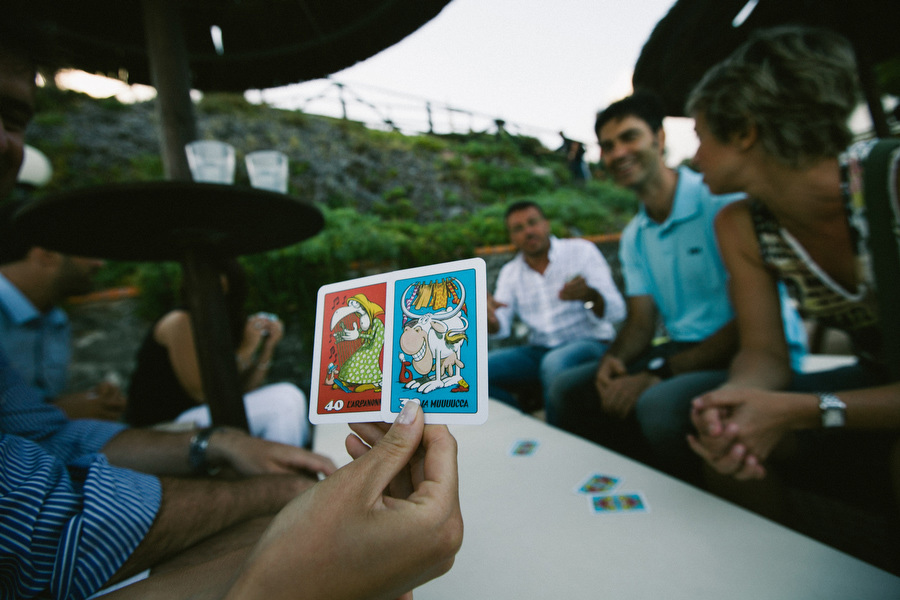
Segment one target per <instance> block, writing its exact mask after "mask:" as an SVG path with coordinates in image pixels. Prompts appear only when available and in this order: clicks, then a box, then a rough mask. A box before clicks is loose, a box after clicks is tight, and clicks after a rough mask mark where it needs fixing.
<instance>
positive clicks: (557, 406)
mask: <svg viewBox="0 0 900 600" xmlns="http://www.w3.org/2000/svg"><path fill="white" fill-rule="evenodd" d="M598 362H599V361H593V362H586V363H582V364H580V365H578V366H577V367H572V368H570V369H566V370H565V371H563V372H561V373H559V374H558V375H557V376H556V377H554V378H553V382H552V383H551V384H550V389H549V390H548V392H547V398H548V401H547V405H546V408H547V415H546V417H547V423H549V424H550V425H553V426H554V427H559V428H560V429H564V430H566V431H568V432H570V433H574V434H575V435H578V436H581V437H583V438H586V439H589V440H594V441H596V439H595V438H596V437H597V434H598V431H597V425H598V424H599V423H600V422H601V421H602V420H603V414H602V413H601V410H600V397H599V396H598V395H597V388H596V387H595V385H594V379H595V374H596V373H597V363H598Z"/></svg>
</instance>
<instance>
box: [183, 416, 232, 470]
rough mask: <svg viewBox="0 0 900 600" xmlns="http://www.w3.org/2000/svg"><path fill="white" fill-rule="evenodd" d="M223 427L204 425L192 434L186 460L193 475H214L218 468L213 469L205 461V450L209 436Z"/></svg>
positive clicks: (207, 447)
mask: <svg viewBox="0 0 900 600" xmlns="http://www.w3.org/2000/svg"><path fill="white" fill-rule="evenodd" d="M223 429H225V428H224V427H205V428H203V429H201V430H200V431H198V432H197V433H195V434H194V436H193V437H192V438H191V445H190V447H189V448H188V462H189V463H190V465H191V470H192V471H193V472H194V474H195V475H215V474H216V473H217V472H218V471H219V469H213V468H211V467H210V465H209V461H207V457H206V451H207V450H208V449H209V438H210V437H212V434H214V433H216V432H217V431H222V430H223Z"/></svg>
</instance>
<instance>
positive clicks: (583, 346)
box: [488, 339, 609, 408]
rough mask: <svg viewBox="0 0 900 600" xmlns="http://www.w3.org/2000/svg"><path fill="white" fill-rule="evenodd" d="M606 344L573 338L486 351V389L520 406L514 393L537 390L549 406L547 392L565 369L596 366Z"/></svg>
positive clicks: (517, 406)
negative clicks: (558, 342)
mask: <svg viewBox="0 0 900 600" xmlns="http://www.w3.org/2000/svg"><path fill="white" fill-rule="evenodd" d="M608 347H609V344H608V343H606V342H601V341H600V340H590V339H584V340H576V341H574V342H569V343H568V344H563V345H562V346H557V347H556V348H546V347H544V346H515V347H512V348H501V349H499V350H494V351H492V352H490V354H488V388H489V389H488V391H489V393H490V396H491V398H495V399H497V400H500V401H501V402H504V403H506V404H509V405H511V406H515V407H516V408H520V406H519V403H518V401H517V400H516V397H515V393H517V392H522V391H531V390H534V389H536V388H537V389H540V390H541V391H542V397H543V400H544V406H545V407H547V406H549V405H550V403H551V401H550V399H549V392H550V390H551V389H552V388H553V384H554V381H555V380H556V378H557V377H558V376H559V375H560V374H561V373H562V372H563V371H565V370H567V369H570V368H572V367H575V366H577V365H581V364H585V363H590V364H592V365H594V367H595V368H596V366H597V363H598V362H599V361H600V358H601V357H602V356H603V354H604V353H605V352H606V349H607V348H608Z"/></svg>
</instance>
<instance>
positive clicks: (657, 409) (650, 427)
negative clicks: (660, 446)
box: [634, 384, 689, 443]
mask: <svg viewBox="0 0 900 600" xmlns="http://www.w3.org/2000/svg"><path fill="white" fill-rule="evenodd" d="M634 414H635V417H636V418H637V421H638V424H639V425H640V427H641V431H642V432H643V434H644V436H645V437H646V438H647V439H648V440H649V441H650V442H651V443H654V442H666V441H672V440H674V439H677V440H682V439H683V438H684V435H685V434H687V427H688V423H689V417H688V415H689V407H688V406H686V405H684V406H683V403H682V402H679V401H676V399H675V398H673V397H672V395H671V394H669V393H667V392H666V386H664V385H661V384H658V385H655V386H653V387H651V388H649V389H647V390H646V391H644V393H643V394H641V396H640V398H638V401H637V404H636V405H635V407H634Z"/></svg>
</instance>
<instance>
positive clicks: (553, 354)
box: [540, 339, 609, 410]
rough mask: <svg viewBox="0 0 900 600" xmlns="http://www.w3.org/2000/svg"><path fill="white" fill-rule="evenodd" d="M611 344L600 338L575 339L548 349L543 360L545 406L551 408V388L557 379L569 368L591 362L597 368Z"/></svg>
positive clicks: (542, 377) (542, 373)
mask: <svg viewBox="0 0 900 600" xmlns="http://www.w3.org/2000/svg"><path fill="white" fill-rule="evenodd" d="M607 348H609V344H607V343H605V342H601V341H599V340H589V339H584V340H575V341H572V342H569V343H568V344H563V345H562V346H557V347H556V348H553V349H552V350H550V351H548V352H547V354H545V355H544V358H543V359H542V360H541V373H540V375H541V385H542V386H543V389H544V408H545V409H548V410H549V407H550V404H551V403H552V401H551V399H550V390H551V388H552V387H553V385H554V383H555V380H556V379H557V378H559V377H560V376H561V375H562V374H563V373H565V372H566V371H567V370H569V369H571V368H573V367H577V366H580V365H582V364H585V363H590V364H591V365H593V367H594V369H595V370H596V368H597V365H598V363H599V362H600V359H601V358H602V357H603V355H604V354H605V353H606V350H607Z"/></svg>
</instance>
